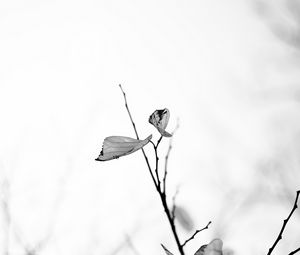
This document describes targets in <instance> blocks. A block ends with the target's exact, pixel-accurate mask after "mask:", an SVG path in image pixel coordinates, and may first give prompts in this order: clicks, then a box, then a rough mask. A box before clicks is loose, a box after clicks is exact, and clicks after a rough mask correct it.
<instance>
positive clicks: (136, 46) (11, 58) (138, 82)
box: [0, 0, 300, 255]
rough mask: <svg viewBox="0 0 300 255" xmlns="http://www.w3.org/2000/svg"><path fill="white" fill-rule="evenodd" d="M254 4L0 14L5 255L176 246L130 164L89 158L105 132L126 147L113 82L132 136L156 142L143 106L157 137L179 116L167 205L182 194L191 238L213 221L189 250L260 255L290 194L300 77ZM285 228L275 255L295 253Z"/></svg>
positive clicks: (7, 4) (7, 10) (33, 5)
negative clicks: (163, 113) (156, 122)
mask: <svg viewBox="0 0 300 255" xmlns="http://www.w3.org/2000/svg"><path fill="white" fill-rule="evenodd" d="M253 3H254V2H251V1H238V0H231V1H216V0H211V1H92V0H87V1H69V0H65V1H45V0H42V1H30V0H29V1H2V2H1V3H0V116H1V129H0V130H1V132H0V141H1V142H0V171H1V176H0V177H1V182H2V183H3V182H4V183H5V180H6V183H8V184H9V188H8V189H6V191H7V190H9V195H6V196H5V195H4V193H3V192H4V191H5V188H3V189H2V190H4V191H1V192H2V193H1V194H2V198H3V199H8V201H9V208H10V216H11V226H10V230H9V231H10V233H9V237H10V241H9V246H10V249H11V254H12V255H15V254H24V253H22V244H23V245H25V246H29V247H34V246H35V245H37V244H38V242H40V241H41V240H43V239H45V238H46V237H49V240H48V239H47V243H46V246H45V247H44V248H43V249H42V250H41V252H40V253H39V254H57V255H59V254H63V255H69V254H70V255H76V254H85V255H87V254H91V255H92V254H105V255H106V254H107V255H109V254H117V253H116V252H115V253H114V251H116V250H117V249H118V247H123V248H122V250H120V252H119V254H134V253H133V251H132V249H130V248H128V247H127V246H128V245H127V244H126V235H128V236H130V238H131V241H132V243H133V244H134V246H135V248H136V249H137V250H138V251H139V252H140V254H143V255H147V254H163V252H162V250H161V248H160V245H159V244H160V243H164V244H165V245H166V246H167V247H169V248H170V250H173V251H176V247H175V244H174V241H173V239H172V237H171V235H170V231H169V226H168V225H167V220H166V219H165V218H164V215H163V211H162V208H161V206H160V204H159V199H158V196H157V195H156V194H155V192H154V187H152V183H151V179H150V177H149V174H148V173H147V169H146V165H145V162H144V161H143V158H142V155H141V153H140V152H137V153H135V154H134V155H131V156H128V157H126V158H125V157H124V158H121V159H119V160H116V161H111V162H105V163H100V162H95V161H94V158H96V157H97V156H98V154H99V152H100V150H101V145H102V141H103V139H104V138H105V137H106V136H110V135H125V136H132V137H134V132H133V129H132V126H131V124H130V121H129V118H128V116H127V113H126V110H125V108H124V103H123V98H122V94H121V92H120V90H119V88H118V84H119V83H121V84H122V85H123V88H124V90H125V91H126V92H127V96H128V102H129V106H130V108H131V111H132V114H133V117H134V119H135V122H136V124H137V127H138V130H139V132H140V136H141V137H142V138H145V137H146V136H148V135H149V134H151V133H152V134H153V135H154V138H155V139H157V138H158V134H157V132H156V130H154V128H153V127H152V126H151V125H149V124H148V123H147V120H148V116H149V115H150V114H151V113H152V112H153V111H154V110H155V109H161V108H164V107H168V108H169V109H170V112H171V120H170V124H169V126H168V128H167V130H169V131H172V129H173V128H174V127H175V125H176V119H177V118H179V119H180V129H179V130H178V132H177V133H176V135H175V137H174V147H173V151H172V154H171V158H170V162H169V166H170V170H169V178H170V179H169V196H170V197H171V196H172V193H173V192H174V191H175V189H176V186H177V185H180V193H179V196H178V203H179V204H180V205H182V206H183V207H185V208H186V209H187V210H188V211H189V212H190V214H191V216H192V218H193V219H194V221H195V226H194V227H195V228H197V227H198V228H199V227H203V226H205V225H206V223H207V222H208V221H209V220H212V221H213V223H214V224H212V225H211V227H210V229H209V230H207V231H206V232H205V233H201V236H200V235H199V237H198V238H197V239H196V241H193V242H191V244H190V245H189V246H188V247H187V249H186V250H187V254H193V253H192V252H194V251H195V250H196V249H197V248H199V246H201V245H202V244H204V243H207V242H209V241H210V240H211V239H212V238H214V237H221V238H223V239H224V244H225V247H228V248H230V249H233V250H234V251H236V253H237V254H263V253H265V252H266V251H267V249H268V248H269V247H270V245H271V243H272V242H273V241H274V240H275V237H276V235H277V233H278V231H279V228H280V226H281V220H282V219H283V218H284V217H286V216H287V213H288V210H289V208H290V204H289V202H290V203H292V201H293V199H294V198H293V195H294V193H293V192H294V191H295V190H296V189H297V187H298V189H299V180H300V178H296V177H295V174H297V175H296V176H297V177H299V170H297V167H299V159H298V156H297V155H299V145H298V144H299V89H298V87H299V85H298V84H299V78H300V77H299V73H298V72H297V69H296V67H297V65H298V64H299V63H298V62H296V61H298V60H297V59H296V55H295V52H293V50H292V49H291V48H288V47H286V46H284V45H283V44H281V43H280V41H279V40H278V39H276V37H274V35H273V34H272V33H271V32H270V29H269V27H268V25H267V22H265V21H264V19H263V18H262V17H260V16H259V15H258V14H257V13H256V12H255V8H254V4H253ZM167 144H168V142H167V141H163V144H162V148H161V153H162V157H163V156H164V151H166V148H167ZM149 153H151V151H150V150H149ZM149 155H150V154H149ZM278 168H279V171H275V170H274V169H278ZM284 171H286V174H285V172H284ZM277 172H279V173H277ZM270 177H271V178H270ZM278 180H281V181H278ZM2 186H3V185H2ZM287 190H288V191H289V192H290V193H289V194H292V195H291V197H290V200H288V199H286V198H285V197H284V196H285V195H286V192H287ZM277 195H278V196H279V197H283V198H284V199H283V200H278V198H277ZM282 201H287V202H286V203H287V204H286V205H284V203H282ZM279 202H280V203H281V204H279ZM2 211H3V210H2ZM1 215H3V212H2V213H1ZM298 219H299V218H298ZM1 224H3V226H5V220H4V218H3V219H2V221H1ZM294 225H295V224H294ZM294 225H293V224H291V226H290V228H289V231H290V232H289V233H290V234H289V233H287V238H285V240H284V242H282V243H283V244H282V245H281V246H280V247H278V251H282V252H283V253H282V254H285V253H287V252H290V251H291V249H293V248H297V247H299V245H300V244H299V243H298V244H297V243H295V240H299V236H300V229H299V227H298V229H296V227H293V226H294ZM180 231H181V234H182V236H183V237H182V239H184V238H185V237H187V236H188V234H189V233H185V232H184V230H182V229H180ZM291 233H292V234H291ZM1 236H2V237H3V238H2V241H1V242H2V244H4V243H5V234H4V231H3V233H2V234H1ZM124 240H125V241H124ZM124 242H125V243H124ZM294 246H295V247H294ZM0 247H5V246H4V245H2V246H0ZM291 247H292V248H291ZM286 249H288V250H286ZM278 254H279V253H278Z"/></svg>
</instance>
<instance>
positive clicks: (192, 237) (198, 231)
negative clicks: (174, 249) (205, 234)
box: [181, 221, 211, 247]
mask: <svg viewBox="0 0 300 255" xmlns="http://www.w3.org/2000/svg"><path fill="white" fill-rule="evenodd" d="M210 224H211V221H210V222H208V223H207V225H206V226H205V227H204V228H202V229H198V230H196V231H195V233H194V234H193V235H192V236H191V237H190V238H189V239H187V240H186V241H185V242H184V243H183V244H182V245H181V246H182V247H184V246H185V245H186V244H187V243H188V242H189V241H191V240H192V239H194V237H195V236H196V235H197V234H198V233H200V232H201V231H203V230H205V229H208V226H209V225H210Z"/></svg>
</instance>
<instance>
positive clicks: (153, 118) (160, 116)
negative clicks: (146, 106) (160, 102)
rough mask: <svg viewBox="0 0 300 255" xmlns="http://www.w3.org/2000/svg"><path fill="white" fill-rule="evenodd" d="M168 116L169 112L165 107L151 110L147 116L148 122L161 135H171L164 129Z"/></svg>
mask: <svg viewBox="0 0 300 255" xmlns="http://www.w3.org/2000/svg"><path fill="white" fill-rule="evenodd" d="M169 118H170V112H169V110H168V109H167V108H165V109H162V110H156V111H155V112H153V113H152V114H151V115H150V117H149V122H150V123H151V124H152V125H153V126H154V127H156V129H157V130H158V132H159V133H160V134H161V135H162V136H165V137H171V136H172V135H171V134H170V133H168V132H167V131H166V130H165V129H166V127H167V125H168V122H169Z"/></svg>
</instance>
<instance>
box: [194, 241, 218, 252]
mask: <svg viewBox="0 0 300 255" xmlns="http://www.w3.org/2000/svg"><path fill="white" fill-rule="evenodd" d="M222 247H223V242H222V240H221V239H214V240H212V241H211V242H210V243H209V244H207V245H202V246H201V247H200V249H199V250H197V251H196V253H195V255H222Z"/></svg>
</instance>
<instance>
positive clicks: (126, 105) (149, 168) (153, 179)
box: [119, 84, 158, 190]
mask: <svg viewBox="0 0 300 255" xmlns="http://www.w3.org/2000/svg"><path fill="white" fill-rule="evenodd" d="M119 87H120V89H121V91H122V93H123V97H124V101H125V107H126V110H127V113H128V115H129V118H130V121H131V123H132V126H133V128H134V132H135V135H136V138H137V139H139V135H138V132H137V129H136V126H135V123H134V121H133V119H132V116H131V113H130V110H129V107H128V103H127V99H126V94H125V92H124V90H123V88H122V86H121V84H119ZM142 152H143V155H144V158H145V160H146V163H147V166H148V170H149V172H150V175H151V178H152V181H153V183H154V185H155V188H156V190H158V184H157V183H156V181H155V178H154V175H153V173H152V169H151V166H150V163H149V160H148V157H147V155H146V153H145V151H144V149H143V148H142Z"/></svg>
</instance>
